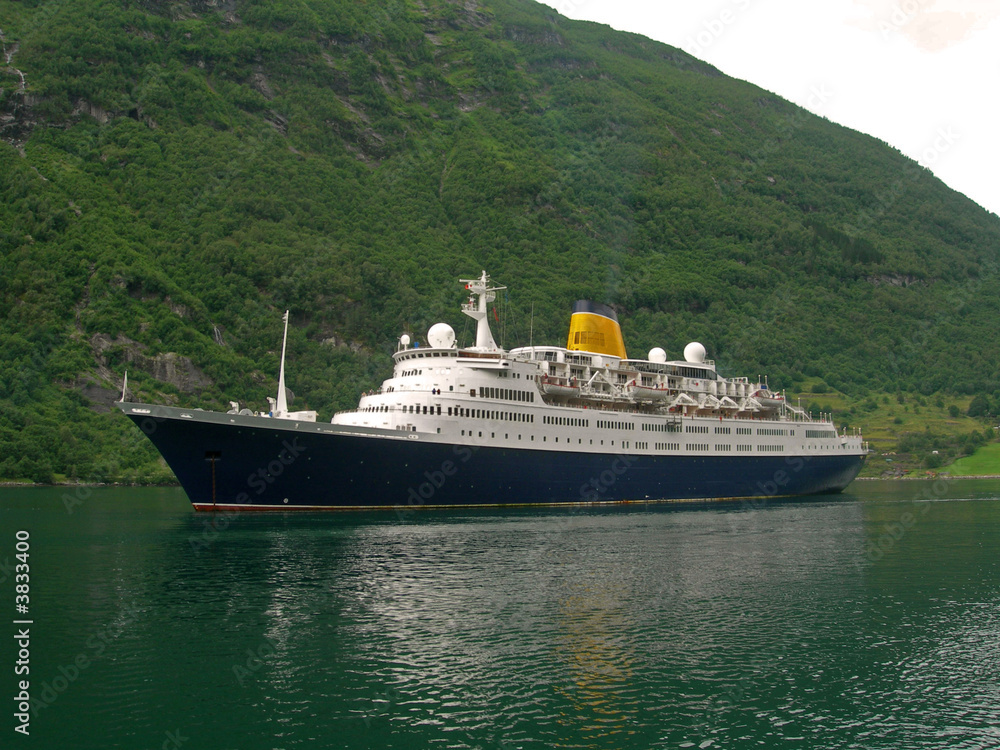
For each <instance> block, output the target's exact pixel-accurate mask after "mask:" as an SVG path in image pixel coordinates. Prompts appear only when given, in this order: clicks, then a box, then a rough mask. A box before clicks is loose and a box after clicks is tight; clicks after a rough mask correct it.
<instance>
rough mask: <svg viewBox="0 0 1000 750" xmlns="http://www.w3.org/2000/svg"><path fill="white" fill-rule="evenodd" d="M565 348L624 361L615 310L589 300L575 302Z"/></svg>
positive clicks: (620, 334) (623, 349) (620, 332)
mask: <svg viewBox="0 0 1000 750" xmlns="http://www.w3.org/2000/svg"><path fill="white" fill-rule="evenodd" d="M566 348H567V349H571V350H575V351H584V352H593V353H594V354H610V355H611V356H613V357H621V358H622V359H625V341H624V340H623V339H622V329H621V328H620V327H619V325H618V316H617V315H616V314H615V311H614V310H612V309H611V308H610V307H608V306H607V305H602V304H599V303H597V302H591V301H589V300H579V301H578V302H576V303H575V304H574V305H573V317H572V318H570V321H569V340H568V341H567V342H566Z"/></svg>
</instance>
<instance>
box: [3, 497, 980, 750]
mask: <svg viewBox="0 0 1000 750" xmlns="http://www.w3.org/2000/svg"><path fill="white" fill-rule="evenodd" d="M850 490H851V491H850V492H849V493H846V494H844V495H842V496H838V497H834V498H822V499H819V500H816V499H812V500H802V501H781V502H777V501H770V502H766V503H760V504H758V506H757V507H754V506H750V505H747V504H743V505H741V504H739V503H736V504H721V505H711V506H690V505H659V506H655V505H654V506H629V507H624V506H619V507H614V508H607V509H583V510H569V509H537V510H476V511H451V512H446V511H425V512H420V513H414V514H406V515H403V516H402V517H401V516H399V515H397V514H395V513H370V514H361V513H326V514H260V515H253V514H246V515H243V516H238V517H234V518H228V517H219V518H217V519H213V517H212V516H210V515H202V514H195V513H193V512H192V511H191V510H190V507H189V506H188V504H187V502H186V499H185V497H184V495H183V493H182V492H180V491H179V490H174V489H169V490H155V489H154V490H150V489H101V490H94V491H93V493H92V494H90V495H89V496H87V497H85V498H83V499H82V502H80V503H79V504H72V503H71V504H70V510H72V513H69V512H68V511H67V508H66V507H65V503H64V496H66V495H67V494H68V495H69V496H70V497H73V493H72V491H69V492H67V490H64V489H31V490H14V489H5V490H2V491H0V563H3V562H4V561H9V562H14V555H15V532H16V531H17V530H19V529H24V530H27V531H29V532H30V550H31V551H30V564H31V584H30V586H31V589H30V596H31V603H30V617H31V619H32V622H33V624H32V625H31V644H30V670H31V671H30V681H31V687H30V691H31V697H32V700H33V701H35V711H34V713H33V716H32V719H31V723H30V736H29V737H23V736H22V735H20V734H17V733H15V732H14V726H15V723H16V722H15V719H14V718H13V713H14V711H13V710H12V704H14V703H15V701H13V700H11V698H13V697H14V696H15V695H16V694H17V693H16V689H15V684H14V674H13V671H14V665H15V661H16V660H17V658H18V657H17V655H18V651H17V648H16V645H15V644H14V643H13V640H14V639H13V638H11V636H12V635H13V634H14V633H15V632H16V626H14V625H13V624H12V622H13V620H14V619H15V618H17V617H18V615H16V613H15V611H14V593H15V592H14V579H13V572H12V571H8V569H7V568H4V569H3V570H0V579H3V582H2V583H0V608H2V609H3V610H6V612H7V614H6V615H5V617H4V618H3V621H4V622H6V625H4V629H5V630H6V631H7V633H8V635H7V636H6V638H5V639H4V640H6V641H7V645H6V646H4V647H3V649H2V650H0V669H2V673H3V675H4V679H3V681H2V682H0V686H2V688H3V689H4V691H5V692H4V697H5V698H6V703H7V710H6V711H5V712H4V716H5V718H4V719H3V721H2V726H0V735H2V741H0V745H2V746H3V747H21V746H23V747H36V748H43V747H44V748H57V747H58V748H63V747H65V748H111V747H122V748H161V747H165V748H175V747H180V748H185V749H187V750H193V749H194V748H244V749H247V750H250V749H256V748H298V747H331V748H368V747H371V748H424V747H427V748H434V747H440V748H484V749H485V748H550V747H561V748H643V749H645V748H660V747H663V748H683V747H694V748H706V747H712V748H751V747H804V748H866V749H872V748H887V749H888V748H892V749H893V750H901V749H908V748H970V749H971V748H986V747H997V746H998V745H1000V719H998V716H1000V680H998V678H1000V562H998V557H997V554H996V543H997V540H998V538H1000V481H952V482H939V483H937V484H933V483H925V482H898V483H885V482H856V483H855V484H854V485H852V487H851V488H850ZM82 494H86V493H82ZM213 520H214V523H215V526H216V527H217V528H212V527H211V524H212V523H213Z"/></svg>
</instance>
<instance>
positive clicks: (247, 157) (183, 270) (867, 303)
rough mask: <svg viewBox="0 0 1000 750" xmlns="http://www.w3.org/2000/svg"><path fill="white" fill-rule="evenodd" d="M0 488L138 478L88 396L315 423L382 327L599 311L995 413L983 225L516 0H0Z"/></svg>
mask: <svg viewBox="0 0 1000 750" xmlns="http://www.w3.org/2000/svg"><path fill="white" fill-rule="evenodd" d="M0 19H2V20H0V24H2V25H0V30H2V34H3V39H2V41H3V58H2V60H0V62H6V65H5V66H3V67H0V138H2V141H0V196H2V200H0V318H2V320H3V321H4V325H3V328H2V332H0V478H8V479H17V478H25V479H30V480H34V481H51V480H52V479H63V478H66V479H70V480H74V479H79V480H98V481H103V480H135V479H142V478H147V479H148V478H151V477H152V478H156V477H162V476H165V474H164V472H165V470H164V469H161V468H158V463H157V461H156V457H155V454H154V453H153V452H152V449H151V447H150V446H148V445H147V444H146V442H145V441H144V440H142V439H141V436H140V435H138V433H137V432H136V431H135V430H134V428H133V427H132V426H131V425H130V424H128V423H126V422H125V420H123V419H122V418H121V417H120V415H116V414H115V413H113V412H112V411H110V410H109V409H108V404H109V403H110V401H111V400H112V399H113V398H114V397H115V395H116V394H117V393H119V392H120V389H121V385H122V378H123V376H124V373H125V371H126V370H128V373H129V383H130V388H131V390H132V392H133V393H134V394H135V397H136V398H141V399H148V400H153V401H167V402H176V403H183V404H185V405H190V406H201V407H204V408H220V407H221V408H225V407H226V406H227V403H228V401H230V400H233V401H240V402H244V403H249V404H250V405H251V406H253V407H255V408H262V407H263V406H264V399H265V397H266V396H267V395H270V394H272V393H273V392H274V390H275V387H276V384H275V381H276V376H277V369H278V368H277V357H278V351H279V347H280V336H281V315H282V313H283V312H284V311H285V310H286V309H288V310H290V311H291V330H290V341H289V373H290V385H291V387H292V389H293V390H294V391H296V392H297V393H298V394H299V398H298V400H297V401H296V406H297V407H298V406H301V407H302V408H314V409H318V410H320V411H321V413H322V414H323V415H326V416H327V418H329V414H330V413H331V412H332V411H334V410H336V409H340V408H346V407H349V406H351V405H353V404H354V403H355V402H356V399H357V395H358V393H359V392H360V391H362V390H364V389H367V388H370V387H372V386H374V385H376V384H377V383H378V382H379V381H380V380H381V378H383V377H384V376H385V375H386V374H387V372H388V370H389V367H390V364H391V361H390V358H389V355H390V354H391V352H392V351H393V348H394V346H395V341H396V338H397V337H398V336H399V335H400V334H401V333H403V332H409V333H411V334H415V335H416V336H417V337H418V338H420V337H422V336H423V334H424V332H425V331H426V330H427V328H428V327H429V326H430V325H431V324H433V323H435V322H437V321H446V322H449V323H450V324H452V325H453V326H454V327H455V329H456V330H457V331H458V332H459V337H460V341H462V340H463V336H464V341H465V342H466V343H468V342H469V341H470V339H471V336H472V330H471V328H469V327H468V326H467V325H466V323H465V321H464V320H463V316H462V315H461V314H460V313H459V312H458V305H459V303H460V302H461V301H462V298H463V293H462V290H461V288H460V287H459V286H458V284H457V282H456V280H457V279H458V278H459V277H463V276H468V275H469V274H473V275H475V274H478V273H479V271H481V270H482V269H486V270H487V271H488V272H489V273H490V274H491V275H492V276H493V277H494V279H495V280H496V281H498V282H499V283H502V284H506V285H507V286H508V287H509V291H508V292H507V293H506V294H504V295H503V296H502V297H501V298H500V299H499V300H498V306H499V308H500V310H499V313H498V315H497V318H498V319H499V320H501V321H502V324H501V325H498V326H497V327H498V328H501V329H502V331H501V333H502V337H503V340H504V344H505V345H507V346H514V345H520V344H524V343H527V341H528V339H529V337H532V338H533V340H534V341H535V342H553V343H559V342H561V341H562V340H563V338H564V336H565V331H566V325H567V322H568V317H569V310H570V306H571V304H572V302H573V300H575V299H579V298H592V299H596V300H599V301H602V302H606V303H609V304H611V305H613V306H614V307H615V308H616V309H617V310H618V311H619V317H620V319H621V320H622V323H623V328H624V331H625V335H626V343H627V345H628V346H629V350H630V353H631V354H632V355H633V356H637V355H641V354H642V353H644V352H645V351H646V350H648V349H649V348H650V347H652V346H662V347H664V348H665V349H666V350H667V351H668V352H669V353H671V355H672V356H676V357H680V353H681V351H682V349H683V346H684V344H685V343H686V342H688V341H691V340H699V341H702V342H703V343H705V344H706V346H707V348H708V350H709V356H711V357H713V358H714V359H715V360H716V362H717V363H718V366H719V369H720V371H722V372H723V373H724V374H728V375H737V374H747V375H751V376H753V375H756V374H757V373H762V374H763V373H768V374H769V376H770V382H771V385H772V386H777V387H785V388H789V389H795V388H800V387H801V386H802V384H803V383H804V382H806V381H811V380H812V379H815V378H819V377H822V378H823V379H824V380H825V382H826V383H827V384H829V386H831V387H833V388H835V389H837V390H838V391H840V392H843V393H848V394H852V395H853V396H856V397H858V398H863V397H864V396H865V394H866V393H868V392H869V391H872V392H874V391H879V392H890V393H892V392H909V393H918V394H923V395H924V396H927V395H930V394H933V393H937V392H942V393H951V394H973V393H979V394H986V396H985V397H986V398H987V399H988V401H989V402H990V403H1000V379H998V366H1000V346H998V341H997V338H998V331H997V327H996V326H995V321H996V319H997V313H998V298H997V293H996V289H997V271H998V268H997V261H998V251H1000V220H998V218H997V217H996V216H995V215H992V214H989V213H987V212H986V211H984V210H983V209H982V208H980V207H979V206H977V205H976V204H974V203H973V202H972V201H970V200H968V199H967V198H965V197H964V196H962V195H960V194H958V193H956V192H955V191H953V190H951V189H949V188H948V187H947V186H945V185H944V184H943V183H941V182H940V181H939V180H938V179H936V178H935V177H934V176H933V174H932V173H931V172H929V171H927V170H926V169H923V168H922V167H920V166H919V165H917V164H915V163H914V162H912V161H911V160H909V159H907V158H906V157H904V156H903V155H901V154H900V153H899V152H897V151H896V150H894V149H892V148H890V147H888V146H887V145H885V144H884V143H881V142H879V141H877V140H875V139H873V138H870V137H868V136H864V135H861V134H859V133H856V132H853V131H850V130H848V129H845V128H843V127H840V126H837V125H836V124H834V123H831V122H829V121H827V120H825V119H823V118H820V117H817V116H814V115H812V114H809V113H808V112H806V111H804V110H802V109H801V108H799V107H797V106H795V105H792V104H790V103H788V102H786V101H783V100H781V99H780V98H778V97H777V96H775V95H773V94H770V93H768V92H766V91H763V90H761V89H759V88H757V87H755V86H752V85H750V84H747V83H744V82H741V81H737V80H734V79H732V78H729V77H727V76H724V75H722V74H721V73H720V72H719V71H717V70H715V69H714V68H712V67H711V66H709V65H707V64H705V63H703V62H701V61H699V60H697V59H695V58H693V57H691V56H690V55H688V54H686V53H684V52H681V51H679V50H677V49H674V48H672V47H669V46H666V45H663V44H659V43H656V42H652V41H650V40H648V39H645V38H642V37H640V36H637V35H633V34H627V33H622V32H617V31H613V30H611V29H609V28H607V27H604V26H600V25H596V24H591V23H583V22H574V21H569V20H567V19H565V18H562V17H560V16H559V15H557V14H556V13H555V12H554V11H552V10H551V9H549V8H546V7H543V6H541V5H538V4H536V3H534V2H531V0H478V1H477V0H369V1H368V2H357V1H356V0H271V1H269V2H263V1H262V0H217V1H215V0H176V1H164V0H78V1H77V2H74V3H67V2H60V1H59V0H49V1H48V2H42V1H41V0H20V1H15V0H0Z"/></svg>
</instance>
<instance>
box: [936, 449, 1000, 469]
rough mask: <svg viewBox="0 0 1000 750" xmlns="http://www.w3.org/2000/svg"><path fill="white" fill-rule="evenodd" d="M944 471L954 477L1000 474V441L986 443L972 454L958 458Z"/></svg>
mask: <svg viewBox="0 0 1000 750" xmlns="http://www.w3.org/2000/svg"><path fill="white" fill-rule="evenodd" d="M942 472H945V473H948V474H950V475H951V476H953V477H974V476H987V475H993V474H1000V443H990V444H989V445H984V446H983V447H982V448H980V449H979V450H977V451H976V452H975V453H973V454H972V455H971V456H965V457H964V458H960V459H958V460H957V461H956V462H955V463H953V464H952V465H951V466H946V467H944V468H943V469H942Z"/></svg>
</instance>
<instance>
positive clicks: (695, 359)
mask: <svg viewBox="0 0 1000 750" xmlns="http://www.w3.org/2000/svg"><path fill="white" fill-rule="evenodd" d="M684 359H685V361H687V362H690V363H691V364H695V365H700V364H702V363H703V362H704V361H705V347H704V346H702V345H701V344H699V343H698V342H697V341H692V342H691V343H690V344H688V345H687V346H685V347H684Z"/></svg>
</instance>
